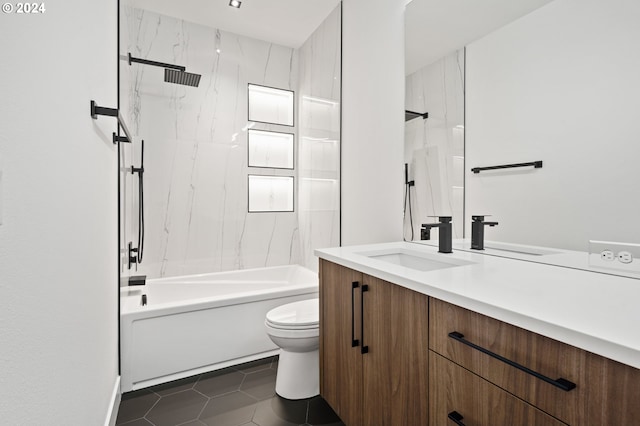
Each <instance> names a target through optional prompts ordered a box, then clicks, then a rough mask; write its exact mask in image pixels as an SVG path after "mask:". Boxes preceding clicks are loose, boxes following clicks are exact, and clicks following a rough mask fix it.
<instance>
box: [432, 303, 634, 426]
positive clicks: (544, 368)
mask: <svg viewBox="0 0 640 426" xmlns="http://www.w3.org/2000/svg"><path fill="white" fill-rule="evenodd" d="M429 326H430V333H429V347H430V349H432V350H433V351H435V352H437V353H439V354H440V355H442V356H444V357H445V358H448V359H450V360H451V361H453V362H454V363H456V364H459V365H460V366H462V367H464V368H465V369H467V370H470V371H471V372H473V373H475V374H477V375H478V376H481V377H483V378H485V379H486V380H488V381H489V382H491V383H494V384H496V385H497V386H499V387H501V388H502V389H504V390H506V391H508V392H510V393H512V394H513V395H515V396H517V397H519V398H521V399H523V400H524V401H527V402H529V403H531V404H532V405H534V406H536V407H538V408H540V409H541V410H543V411H545V412H547V413H549V414H550V415H552V416H554V417H556V418H557V419H560V420H562V421H563V422H565V423H567V424H570V425H594V426H595V425H598V426H602V425H640V370H638V369H635V368H633V367H629V366H626V365H623V364H620V363H618V362H615V361H612V360H610V359H607V358H603V357H601V356H598V355H595V354H592V353H590V352H587V351H584V350H581V349H578V348H576V347H573V346H570V345H567V344H564V343H561V342H558V341H556V340H553V339H549V338H546V337H544V336H540V335H538V334H536V333H532V332H530V331H527V330H524V329H521V328H518V327H515V326H512V325H510V324H506V323H504V322H501V321H498V320H495V319H492V318H489V317H486V316H484V315H481V314H478V313H475V312H472V311H469V310H466V309H463V308H460V307H457V306H454V305H451V304H448V303H446V302H443V301H440V300H437V299H433V298H431V299H430V311H429ZM451 332H458V333H460V334H461V335H463V336H464V339H465V340H466V341H469V342H472V343H473V344H475V345H478V346H479V347H482V348H484V349H487V350H489V351H490V352H492V353H495V354H498V355H500V356H502V357H504V358H506V359H508V360H511V361H513V362H515V363H517V364H520V365H522V366H524V367H526V368H528V369H531V370H533V371H535V372H538V373H540V374H542V375H544V376H546V377H548V378H550V379H552V380H555V379H558V378H563V379H566V380H568V381H570V382H573V383H575V385H576V387H575V389H572V390H569V391H565V390H561V389H559V388H557V387H555V386H554V385H552V384H549V383H547V382H545V381H543V380H541V379H539V378H537V377H534V376H532V375H531V374H528V373H526V372H523V371H521V370H519V369H517V368H515V367H513V366H511V365H508V364H506V363H505V362H503V361H501V360H499V359H496V358H493V357H491V356H489V355H487V354H485V353H483V352H481V351H479V350H477V349H475V348H472V347H470V346H467V345H466V344H463V343H461V342H460V341H457V340H455V339H453V338H451V337H450V336H449V333H451ZM431 371H433V370H431Z"/></svg>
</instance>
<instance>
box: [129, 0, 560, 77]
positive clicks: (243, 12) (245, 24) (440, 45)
mask: <svg viewBox="0 0 640 426" xmlns="http://www.w3.org/2000/svg"><path fill="white" fill-rule="evenodd" d="M372 1H403V2H407V0H372ZM408 1H409V3H408V4H407V6H406V8H407V9H406V15H405V43H406V45H405V73H406V74H407V75H408V74H411V73H413V72H415V71H417V70H418V69H420V68H422V67H423V66H425V65H428V64H431V63H433V62H435V61H437V60H438V59H440V58H442V57H444V56H446V55H448V54H450V53H452V52H454V51H455V50H457V49H460V48H462V47H463V46H465V45H467V44H469V43H470V42H472V41H474V40H477V39H479V38H481V37H483V36H484V35H486V34H489V33H490V32H492V31H494V30H496V29H498V28H500V27H502V26H504V25H506V24H508V23H509V22H511V21H514V20H516V19H518V18H519V17H521V16H524V15H526V14H527V13H529V12H531V11H533V10H535V9H537V8H539V7H541V6H544V5H545V4H547V3H549V2H550V1H552V0H481V1H480V0H408ZM127 2H128V3H130V4H132V5H133V6H134V7H137V8H140V9H146V10H151V11H153V12H156V13H160V14H162V15H167V16H173V17H175V18H178V19H183V20H185V21H189V22H194V23H197V24H201V25H206V26H209V27H214V28H219V29H221V30H224V31H229V32H232V33H235V34H241V35H244V36H247V37H252V38H256V39H259V40H265V41H268V42H271V43H275V44H279V45H283V46H288V47H293V48H298V47H300V46H301V45H302V44H303V43H304V42H305V41H306V40H307V39H308V38H309V36H310V35H311V34H312V33H313V31H314V30H315V29H316V28H318V26H319V25H320V24H321V23H322V21H323V20H324V19H325V18H326V17H327V15H329V13H331V11H332V10H333V9H334V8H335V7H336V6H337V5H338V4H339V3H340V0H242V6H241V7H240V8H239V9H235V8H232V7H230V6H229V0H127Z"/></svg>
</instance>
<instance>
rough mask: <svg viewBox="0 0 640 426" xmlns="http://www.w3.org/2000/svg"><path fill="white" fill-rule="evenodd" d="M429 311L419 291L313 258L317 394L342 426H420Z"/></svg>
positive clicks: (425, 397) (425, 383)
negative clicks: (317, 332)
mask: <svg viewBox="0 0 640 426" xmlns="http://www.w3.org/2000/svg"><path fill="white" fill-rule="evenodd" d="M354 282H355V283H357V284H358V286H357V287H355V286H354V284H353V283H354ZM363 290H364V291H363ZM428 308H429V305H428V297H427V296H425V295H423V294H420V293H416V292H414V291H411V290H408V289H405V288H403V287H401V286H397V285H395V284H392V283H389V282H386V281H383V280H380V279H377V278H374V277H370V276H368V275H363V274H361V273H359V272H355V271H353V270H350V269H349V268H345V267H342V266H339V265H336V264H333V263H331V262H328V261H325V260H321V261H320V371H321V372H320V394H321V395H322V396H323V398H324V399H325V400H326V401H327V402H328V403H329V405H331V407H332V408H333V409H334V410H335V411H336V413H337V414H338V415H339V416H340V418H341V419H342V421H343V422H344V423H345V424H346V425H348V426H359V425H367V426H369V425H371V426H398V425H405V426H412V425H416V426H418V425H426V424H427V422H428V418H427V416H428V348H427V344H428ZM354 339H355V340H357V341H358V343H357V345H355V346H354V345H353V340H354ZM363 347H366V348H367V349H366V350H364V351H363ZM363 352H364V353H363Z"/></svg>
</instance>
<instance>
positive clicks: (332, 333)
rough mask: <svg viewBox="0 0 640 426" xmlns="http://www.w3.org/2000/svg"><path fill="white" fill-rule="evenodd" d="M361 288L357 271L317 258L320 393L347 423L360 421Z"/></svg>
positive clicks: (359, 274) (358, 423)
mask: <svg viewBox="0 0 640 426" xmlns="http://www.w3.org/2000/svg"><path fill="white" fill-rule="evenodd" d="M354 282H355V283H358V288H353V285H352V284H353V283H354ZM361 287H362V274H361V273H360V272H356V271H353V270H351V269H348V268H345V267H342V266H339V265H336V264H334V263H331V262H328V261H325V260H322V259H321V260H320V394H321V395H322V397H323V398H324V399H325V400H326V401H327V402H328V403H329V405H330V406H331V408H333V410H334V411H335V412H336V414H338V416H340V418H341V419H342V421H343V422H344V423H345V424H347V425H349V426H357V425H360V424H362V417H361V413H362V363H361V360H362V355H361V354H360V346H354V345H353V338H355V339H358V343H359V341H360V335H359V333H360V289H361ZM352 302H353V303H352ZM352 333H354V336H352Z"/></svg>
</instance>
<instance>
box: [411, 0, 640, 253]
mask: <svg viewBox="0 0 640 426" xmlns="http://www.w3.org/2000/svg"><path fill="white" fill-rule="evenodd" d="M436 3H439V4H436ZM452 3H453V4H452V5H451V8H452V9H449V10H448V11H446V10H445V11H443V8H445V7H446V6H443V5H442V2H434V1H431V0H413V1H412V2H411V3H410V4H409V5H408V6H407V15H406V30H407V46H408V48H407V64H408V65H407V73H408V75H407V89H406V90H407V94H406V99H407V102H408V103H407V109H413V110H416V111H417V112H429V118H427V119H426V120H425V121H424V123H417V122H416V121H417V120H416V119H414V120H412V121H411V122H407V124H406V127H405V129H406V130H405V132H406V140H405V161H406V162H408V163H409V165H410V170H411V168H413V169H414V170H413V172H410V178H409V180H412V179H413V180H415V186H414V187H411V191H413V193H414V194H415V195H414V203H415V204H414V206H413V210H414V211H413V213H414V221H413V223H414V227H416V226H417V227H419V224H420V223H425V222H427V221H430V220H429V219H428V218H427V217H426V213H428V214H436V215H438V214H453V216H454V224H455V226H454V238H456V237H458V238H461V237H462V236H464V237H465V238H470V237H471V233H470V231H471V227H470V224H471V216H472V215H491V217H490V218H488V219H489V220H492V221H496V222H498V225H497V226H495V227H492V228H487V229H486V232H485V238H486V239H487V240H494V241H500V242H503V243H512V244H523V245H531V246H540V247H552V248H559V249H566V250H576V251H581V252H587V251H589V241H590V240H604V241H619V242H628V243H638V242H640V223H639V221H638V212H639V211H640V196H639V195H638V194H639V192H638V189H639V187H640V167H638V166H637V164H636V163H635V162H636V161H637V160H638V159H640V143H638V136H637V130H636V129H635V125H634V124H635V122H636V121H637V118H638V117H639V116H640V102H639V101H638V100H639V99H640V79H638V77H637V70H638V68H639V67H640V50H638V49H637V40H639V39H640V27H639V26H638V25H637V22H638V19H640V4H638V3H637V2H633V1H629V0H614V1H612V2H589V3H585V2H583V1H580V0H554V1H551V2H548V1H537V2H535V1H532V2H522V5H523V7H524V8H523V9H522V10H521V11H520V12H519V13H513V14H511V15H509V13H511V12H513V10H510V11H509V10H508V7H507V6H508V5H509V4H512V3H514V2H500V1H497V2H496V5H495V7H492V8H486V7H485V9H490V11H482V10H479V9H478V10H474V9H472V8H473V7H474V5H473V4H471V3H474V2H464V1H458V2H452ZM518 3H520V2H518ZM500 4H502V6H500ZM503 6H504V7H503ZM514 7H515V5H514ZM491 13H494V14H495V15H501V16H502V17H503V18H504V20H503V21H501V22H498V23H496V22H493V23H492V24H490V25H488V26H487V27H486V28H484V30H481V29H480V30H478V31H476V32H475V33H473V34H469V33H468V32H465V31H467V29H465V27H466V26H467V25H472V24H470V23H469V21H468V20H469V19H471V18H470V17H473V18H474V19H475V20H478V21H482V20H483V19H487V20H490V17H487V14H491ZM507 15H508V16H507ZM434 21H437V23H436V24H434V26H435V28H432V31H434V32H436V33H432V34H430V35H428V36H427V37H430V38H428V39H423V40H414V38H415V37H416V36H415V34H417V32H416V30H415V28H416V27H417V26H418V23H419V24H420V26H421V28H422V29H425V28H427V29H428V28H429V27H430V25H429V24H430V23H434ZM470 32H473V31H470ZM460 33H464V34H463V36H460ZM465 37H466V38H465ZM434 38H435V39H437V40H438V42H441V41H442V44H445V45H447V43H450V48H449V50H448V51H446V52H442V51H438V53H437V54H438V55H439V57H438V58H436V59H435V60H434V58H433V57H431V58H427V59H426V61H427V63H425V64H420V61H419V58H416V55H415V54H413V53H412V52H414V51H415V49H413V48H412V46H411V45H412V44H415V43H420V42H424V43H429V42H430V40H432V39H434ZM423 47H424V46H423ZM425 50H428V49H425ZM431 50H432V51H436V48H433V49H431ZM429 61H431V62H429ZM416 64H419V65H416ZM456 74H461V75H463V77H458V76H457V75H456ZM429 95H431V99H429V100H426V101H425V100H424V99H420V97H421V96H423V97H427V96H429ZM461 96H463V97H464V102H463V104H464V105H463V106H461V105H459V103H460V102H462V100H461V99H460V97H461ZM411 102H413V103H411ZM419 102H422V104H420V103H419ZM421 106H424V107H426V109H427V111H422V110H420V107H421ZM429 109H431V110H429ZM442 114H444V115H442ZM461 119H462V120H463V122H462V123H460V120H461ZM443 123H444V124H443ZM459 124H461V125H462V126H464V130H460V133H462V135H457V134H456V132H457V130H456V129H458V127H457V126H458V125H459ZM421 126H422V127H421ZM460 129H461V128H460ZM438 138H440V139H438ZM442 141H446V142H442ZM461 144H463V146H464V148H463V149H462V152H463V154H462V155H460V151H461V146H460V145H461ZM443 146H444V148H443ZM442 151H446V153H445V154H443V153H442ZM458 157H463V158H458ZM456 158H458V160H456ZM531 161H542V162H543V166H542V167H541V168H534V167H531V166H529V167H520V168H507V169H497V170H488V171H482V172H480V173H477V174H476V173H473V172H471V169H472V168H475V167H486V166H501V165H508V164H514V163H526V162H531ZM460 163H461V164H462V165H461V164H460ZM461 168H463V176H464V178H463V179H462V178H461V177H460V176H461V175H460V169H461ZM412 173H413V174H412ZM431 174H434V175H435V177H432V176H430V175H431ZM427 176H429V177H430V179H426V177H427ZM460 187H462V188H460ZM461 191H463V192H464V197H463V199H464V202H463V203H461V201H460V199H461V195H459V194H458V192H461ZM461 204H462V205H463V208H462V209H461ZM461 210H463V211H464V212H463V213H461ZM416 213H417V215H418V217H415V216H416ZM462 217H464V219H462ZM406 231H407V228H406V227H405V236H406V237H407V236H408V235H407V232H406ZM414 237H415V238H414V240H417V239H419V238H420V235H419V233H418V232H416V233H415V235H414ZM432 238H433V236H432ZM436 238H437V237H436ZM541 257H544V258H545V261H548V258H549V257H550V256H541Z"/></svg>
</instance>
